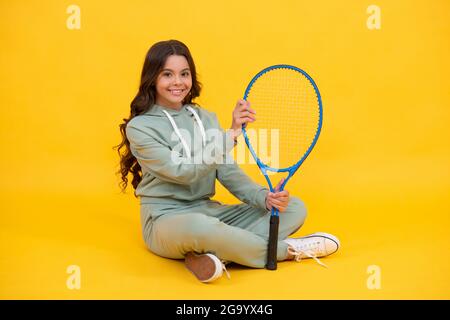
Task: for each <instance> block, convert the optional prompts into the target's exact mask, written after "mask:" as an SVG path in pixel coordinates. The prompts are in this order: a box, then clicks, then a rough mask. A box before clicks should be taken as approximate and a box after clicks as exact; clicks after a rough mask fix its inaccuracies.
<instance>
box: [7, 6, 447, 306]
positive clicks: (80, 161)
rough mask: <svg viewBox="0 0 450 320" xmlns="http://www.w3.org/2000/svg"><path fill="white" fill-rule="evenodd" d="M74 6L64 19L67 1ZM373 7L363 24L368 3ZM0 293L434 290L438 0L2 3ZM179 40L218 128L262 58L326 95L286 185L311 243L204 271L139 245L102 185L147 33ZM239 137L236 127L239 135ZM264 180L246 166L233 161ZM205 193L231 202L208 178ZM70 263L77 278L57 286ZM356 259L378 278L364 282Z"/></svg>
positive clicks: (395, 295)
mask: <svg viewBox="0 0 450 320" xmlns="http://www.w3.org/2000/svg"><path fill="white" fill-rule="evenodd" d="M70 4H76V5H78V6H79V7H80V9H81V29H80V30H69V29H68V28H67V27H66V20H67V19H68V17H69V16H70V14H68V13H66V9H67V7H68V6H69V5H70ZM371 4H375V5H377V6H379V7H380V9H381V29H380V30H369V29H368V28H367V26H366V21H367V19H368V17H369V14H368V13H367V12H366V10H367V7H368V6H369V5H371ZM0 9H1V10H0V12H1V14H0V15H1V16H0V34H1V41H2V49H1V51H0V57H1V59H0V61H1V80H0V81H1V87H2V90H1V120H0V121H1V123H0V130H1V138H0V139H1V144H2V147H3V149H2V150H3V151H2V157H1V159H0V165H1V168H2V169H3V171H2V172H3V174H2V179H1V183H0V191H1V209H0V210H1V221H0V237H1V247H0V250H1V251H0V254H1V256H0V257H1V258H0V259H1V260H0V297H1V298H3V299H10V298H19V299H22V298H31V299H36V298H43V299H47V298H57V299H93V298H116V299H131V298H134V299H188V298H189V299H216V298H218V299H219V298H220V299H318V298H320V299H350V298H351V299H417V298H423V299H432V298H433V299H449V298H450V276H449V271H450V262H449V258H450V256H449V252H450V250H449V249H450V241H449V240H450V239H449V227H450V218H449V213H450V205H449V204H450V201H449V199H448V198H449V181H450V176H449V160H450V150H449V132H450V130H449V129H448V125H449V120H450V119H449V118H450V117H449V115H450V112H449V102H450V95H449V92H450V90H449V89H450V88H449V81H448V75H449V74H450V68H449V56H450V50H449V49H450V48H449V47H450V45H449V44H450V42H449V36H450V23H449V21H450V14H449V12H450V2H449V1H447V0H440V1H438V0H432V1H430V0H426V1H425V0H423V1H406V0H402V1H381V0H376V1H374V2H372V1H356V0H354V1H345V2H342V1H333V0H328V1H300V0H292V1H283V0H280V1H275V2H274V1H261V0H251V1H242V0H241V1H234V0H229V1H210V0H207V1H206V0H205V1H186V0H184V1H180V0H173V1H170V3H168V2H167V1H144V0H142V1H127V2H122V3H121V2H114V1H113V2H111V1H75V2H68V1H2V2H1V4H0ZM172 38H173V39H179V40H181V41H183V42H185V43H186V44H187V45H188V46H189V48H190V49H191V52H192V54H193V56H194V59H195V61H196V65H197V68H198V73H199V76H200V80H201V82H202V83H203V84H204V87H203V92H202V96H201V98H200V99H199V100H198V102H199V103H200V104H201V105H202V106H203V107H205V108H206V109H208V110H210V111H214V112H216V113H217V114H218V116H219V119H220V121H221V123H222V126H223V127H228V126H230V124H231V111H232V110H233V108H234V104H235V102H236V100H237V99H239V98H241V97H242V94H243V92H244V89H245V86H246V84H247V83H248V81H249V80H250V79H251V77H252V76H253V75H254V74H255V73H256V72H258V71H259V70H260V69H262V68H264V67H266V66H268V65H271V64H278V63H287V64H292V65H296V66H298V67H301V68H303V69H304V70H306V71H307V72H308V73H309V74H310V75H311V76H312V77H313V78H314V80H315V81H316V83H317V84H318V86H319V89H320V91H321V94H322V97H323V104H324V126H323V131H322V134H321V137H320V139H319V142H318V144H317V146H316V148H315V149H314V150H313V152H312V154H311V156H310V157H309V158H308V159H307V161H306V162H305V164H304V165H303V166H302V168H301V172H300V173H298V174H297V175H296V176H295V177H294V178H293V180H291V182H290V183H289V184H288V186H287V189H288V190H289V191H290V193H291V194H294V195H296V196H299V197H300V198H302V199H303V200H304V201H305V202H306V205H307V207H308V210H309V216H308V218H307V221H306V224H305V225H304V227H303V228H302V229H301V230H300V231H299V232H298V235H304V234H307V233H310V232H315V231H325V232H330V233H332V234H335V235H337V236H338V237H339V238H340V240H341V244H342V248H341V250H340V251H339V252H338V253H336V254H334V255H332V256H330V257H328V258H325V259H323V261H324V262H325V263H327V264H328V265H329V266H330V268H329V269H325V268H322V267H320V266H319V265H317V264H315V262H314V261H313V260H307V261H306V260H305V261H302V262H301V263H293V262H286V263H280V264H279V269H278V271H276V272H270V271H267V270H255V269H248V268H243V267H237V266H232V267H230V268H229V269H230V270H229V271H230V273H231V276H232V278H231V280H227V279H226V278H225V277H223V278H221V279H220V280H219V281H217V282H215V283H212V284H209V285H204V284H201V283H199V282H197V280H196V279H195V278H194V277H193V276H192V275H191V274H190V273H189V272H188V271H187V270H186V269H185V267H184V264H183V262H182V261H174V260H167V259H163V258H159V257H157V256H155V255H153V254H152V253H150V252H148V251H147V250H146V248H145V245H144V242H143V240H142V236H141V229H140V228H141V227H140V221H139V202H138V199H136V198H134V196H133V195H132V192H131V189H128V192H127V194H121V193H120V190H119V188H118V185H117V184H118V182H119V179H118V177H116V176H115V174H114V173H115V171H116V170H117V169H118V156H117V154H116V152H115V151H114V150H113V149H112V146H113V145H116V144H117V143H119V142H120V138H121V137H120V135H119V130H118V125H119V123H121V122H122V119H123V118H125V117H128V113H129V105H130V102H131V100H132V98H133V97H134V95H135V94H136V92H137V87H138V83H139V76H140V72H141V68H142V64H143V61H144V56H145V53H146V52H147V50H148V48H149V47H150V46H151V45H152V44H153V43H154V42H157V41H160V40H167V39H172ZM241 145H242V142H241ZM243 168H244V169H245V170H246V172H248V173H249V174H250V175H251V176H252V177H253V178H254V179H255V180H257V181H258V182H260V183H261V184H265V182H264V180H263V178H262V177H261V175H259V173H258V171H257V170H255V168H254V167H249V166H243ZM216 199H218V200H220V201H223V202H227V203H237V200H236V199H235V198H233V197H232V196H231V195H230V194H229V193H228V192H227V191H226V190H225V189H224V188H223V187H222V186H220V185H219V184H218V187H217V195H216ZM70 265H77V266H79V267H80V270H81V289H80V290H69V289H68V288H67V286H66V281H67V278H68V277H69V274H68V273H67V272H66V270H67V267H68V266H70ZM371 265H376V266H379V267H380V270H381V278H380V281H381V288H380V289H375V290H370V289H369V288H368V287H367V280H368V278H369V276H370V274H368V273H367V268H368V267H369V266H371Z"/></svg>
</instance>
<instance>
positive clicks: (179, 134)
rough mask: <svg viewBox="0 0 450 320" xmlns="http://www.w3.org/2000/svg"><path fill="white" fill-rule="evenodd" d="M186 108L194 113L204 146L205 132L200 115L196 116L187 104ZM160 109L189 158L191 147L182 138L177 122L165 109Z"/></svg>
mask: <svg viewBox="0 0 450 320" xmlns="http://www.w3.org/2000/svg"><path fill="white" fill-rule="evenodd" d="M186 108H187V109H188V110H189V111H190V112H191V113H192V114H193V115H194V118H195V121H196V122H197V125H198V126H199V128H200V132H201V134H202V141H203V146H205V145H206V133H205V127H204V126H203V122H202V120H201V119H200V117H199V116H198V114H197V112H195V110H194V109H193V108H192V107H190V106H187V107H186ZM162 111H163V112H164V113H165V115H166V117H167V118H168V119H169V121H170V124H171V125H172V128H173V130H174V131H175V133H176V135H177V136H178V138H179V139H180V141H181V144H182V145H183V148H184V151H185V152H186V154H187V156H188V158H191V149H190V148H189V146H188V144H187V143H186V140H184V138H183V136H182V135H181V133H180V130H179V129H178V126H177V124H176V123H175V121H174V120H173V118H172V116H171V115H170V114H169V113H168V112H167V111H166V110H162Z"/></svg>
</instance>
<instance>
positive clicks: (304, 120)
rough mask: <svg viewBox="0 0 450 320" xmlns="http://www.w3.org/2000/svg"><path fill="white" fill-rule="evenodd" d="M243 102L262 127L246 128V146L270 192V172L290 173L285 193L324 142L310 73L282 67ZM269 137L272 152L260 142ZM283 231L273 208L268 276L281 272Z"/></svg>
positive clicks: (259, 78) (265, 74) (268, 72)
mask: <svg viewBox="0 0 450 320" xmlns="http://www.w3.org/2000/svg"><path fill="white" fill-rule="evenodd" d="M244 100H247V101H249V102H250V104H251V107H252V109H254V110H255V111H256V117H257V121H255V122H251V123H250V122H248V123H245V124H243V126H242V133H243V136H244V139H245V143H246V145H247V147H248V149H249V150H250V153H251V154H252V156H253V158H254V159H255V161H256V164H257V165H258V167H259V169H260V170H261V173H262V174H263V175H264V177H265V179H266V180H267V183H268V185H269V188H270V191H271V192H274V188H273V185H272V183H271V181H270V179H269V177H268V174H269V172H274V173H275V172H287V174H288V175H287V177H286V178H285V180H284V181H283V183H282V184H281V185H280V188H279V191H282V190H284V187H285V186H286V183H287V182H288V181H289V179H290V178H291V177H292V176H293V175H294V174H295V172H297V170H298V168H299V167H300V166H301V165H302V163H303V162H304V161H305V159H306V158H307V157H308V155H309V153H310V152H311V150H312V149H313V147H314V145H315V144H316V142H317V139H318V138H319V135H320V130H321V128H322V118H323V111H322V100H321V98H320V93H319V89H318V88H317V85H316V84H315V82H314V80H313V79H312V78H311V77H310V76H309V75H308V74H307V73H306V72H305V71H303V70H301V69H299V68H297V67H294V66H290V65H285V64H280V65H274V66H270V67H268V68H265V69H263V70H261V71H260V72H259V73H258V74H257V75H255V76H254V77H253V79H252V80H251V81H250V83H249V84H248V86H247V89H246V90H245V94H244ZM262 133H264V134H262ZM264 135H265V137H266V138H267V137H269V138H270V140H271V141H270V145H269V146H268V145H267V144H268V140H269V139H265V141H264V142H265V143H266V144H265V145H264V142H263V143H261V142H262V141H261V140H262V139H258V138H261V137H263V136H264ZM258 140H260V141H259V144H258ZM254 147H255V148H254ZM257 147H258V148H257ZM263 151H264V152H263ZM263 153H264V154H265V155H268V154H269V153H270V154H271V157H270V162H271V165H270V166H269V165H268V164H267V162H269V161H268V159H264V158H263V159H261V158H260V157H262V156H263ZM267 158H268V157H267ZM274 162H275V164H273V163H274ZM274 165H276V167H274ZM278 226H279V212H278V209H276V208H275V207H273V208H272V211H271V217H270V228H269V243H268V250H267V264H266V268H267V269H269V270H276V268H277V245H278Z"/></svg>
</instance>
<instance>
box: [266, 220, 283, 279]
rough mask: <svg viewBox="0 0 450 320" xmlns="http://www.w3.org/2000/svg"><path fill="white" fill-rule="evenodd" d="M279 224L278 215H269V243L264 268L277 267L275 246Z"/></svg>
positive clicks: (273, 268)
mask: <svg viewBox="0 0 450 320" xmlns="http://www.w3.org/2000/svg"><path fill="white" fill-rule="evenodd" d="M279 224H280V217H279V216H275V215H272V216H270V229H269V245H268V247H267V264H266V269H268V270H276V269H277V247H278V226H279Z"/></svg>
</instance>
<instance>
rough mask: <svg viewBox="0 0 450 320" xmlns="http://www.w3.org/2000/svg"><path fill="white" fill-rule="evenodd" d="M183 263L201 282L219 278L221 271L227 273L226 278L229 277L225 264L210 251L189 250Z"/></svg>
mask: <svg viewBox="0 0 450 320" xmlns="http://www.w3.org/2000/svg"><path fill="white" fill-rule="evenodd" d="M184 263H185V264H186V268H188V270H189V271H191V272H192V273H193V274H194V275H195V276H196V277H197V279H198V280H200V281H201V282H212V281H214V280H216V279H218V278H220V277H221V276H222V274H223V271H225V273H226V274H227V277H228V279H229V278H230V274H229V273H228V271H227V269H226V268H225V264H224V263H223V262H222V261H220V259H219V258H217V257H216V256H215V255H213V254H211V253H205V254H196V253H194V252H189V253H187V254H186V256H185V258H184Z"/></svg>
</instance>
